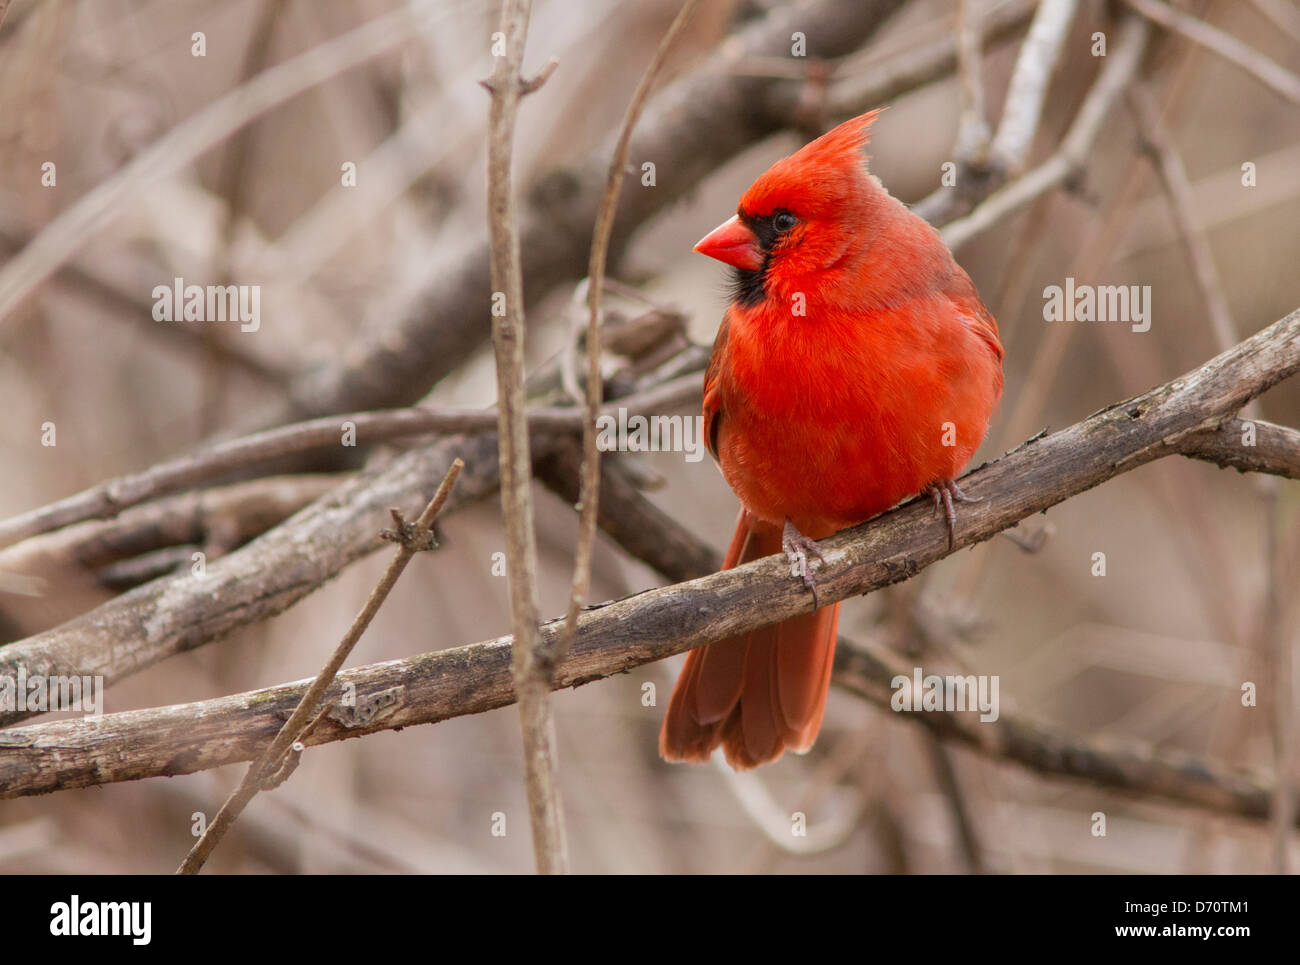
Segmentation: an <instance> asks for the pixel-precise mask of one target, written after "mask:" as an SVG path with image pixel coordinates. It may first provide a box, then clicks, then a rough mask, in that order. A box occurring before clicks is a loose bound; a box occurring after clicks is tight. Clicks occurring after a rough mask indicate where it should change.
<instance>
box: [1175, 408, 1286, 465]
mask: <svg viewBox="0 0 1300 965" xmlns="http://www.w3.org/2000/svg"><path fill="white" fill-rule="evenodd" d="M1178 451H1179V452H1180V453H1182V454H1183V455H1184V456H1188V457H1190V458H1192V459H1203V460H1204V461H1206V462H1212V463H1214V464H1215V465H1218V466H1222V467H1223V468H1225V469H1227V468H1232V469H1236V470H1237V471H1238V472H1263V473H1269V474H1270V475H1273V476H1281V477H1283V478H1285V479H1300V432H1298V431H1296V430H1295V429H1288V428H1285V427H1284V426H1275V425H1273V423H1271V422H1262V421H1259V420H1253V421H1252V420H1243V419H1233V420H1231V421H1230V422H1226V423H1224V424H1223V426H1221V427H1220V428H1218V429H1215V430H1213V431H1207V432H1201V433H1197V434H1196V435H1191V436H1188V437H1187V438H1186V439H1184V440H1182V441H1181V442H1180V443H1179V445H1178Z"/></svg>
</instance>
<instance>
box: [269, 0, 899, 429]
mask: <svg viewBox="0 0 1300 965" xmlns="http://www.w3.org/2000/svg"><path fill="white" fill-rule="evenodd" d="M903 4H904V0H855V2H853V3H844V2H842V0H812V2H806V3H802V4H781V5H779V6H777V7H774V8H773V9H772V11H771V12H770V13H769V14H768V15H767V16H766V17H764V18H763V19H762V20H761V21H758V22H756V23H754V24H752V25H751V26H749V27H747V28H745V29H744V30H742V31H741V32H740V33H739V34H738V35H737V36H735V37H732V38H729V39H728V41H727V42H726V43H724V44H722V45H721V46H720V47H719V48H718V51H717V53H716V54H714V55H713V57H711V58H710V59H708V60H707V61H705V62H704V64H703V65H702V66H701V67H700V68H699V69H698V70H696V71H694V72H692V73H691V74H690V75H688V76H686V77H684V78H682V79H681V80H679V81H677V82H675V83H673V84H672V85H670V86H668V87H666V88H665V89H664V90H662V91H661V92H660V93H658V94H657V95H656V96H655V97H654V98H653V100H652V102H651V103H650V106H649V107H648V109H647V116H646V121H645V123H643V124H641V125H639V126H638V128H637V132H636V134H635V135H634V137H633V139H632V142H631V145H630V147H629V151H628V156H629V157H632V158H644V159H647V160H651V159H652V160H653V161H654V162H655V164H656V165H657V166H658V168H659V170H660V171H672V172H673V176H672V177H671V178H661V179H660V181H659V184H658V186H657V187H656V188H655V190H653V191H643V190H636V191H628V190H626V189H625V190H624V192H623V197H622V198H621V200H620V203H619V210H618V216H617V218H616V219H615V221H614V227H613V232H612V235H611V239H610V257H611V260H612V261H615V262H616V261H617V259H618V257H619V255H620V253H621V252H622V250H623V248H624V246H625V245H626V244H627V242H628V241H629V239H630V238H631V236H632V235H633V233H634V232H635V230H636V229H637V228H638V227H639V226H640V225H641V224H643V223H644V222H645V221H647V220H648V219H649V218H650V217H651V216H653V215H654V214H656V213H658V212H660V211H663V210H665V209H667V208H668V207H669V206H671V205H672V204H673V203H675V202H676V201H678V200H680V199H681V198H683V197H685V196H686V195H687V194H688V193H689V192H691V191H693V190H694V189H695V186H696V185H697V184H698V183H699V182H700V181H701V180H703V179H704V178H705V177H707V176H708V175H709V174H710V173H711V172H713V171H714V170H715V169H716V168H718V167H719V166H720V165H721V164H722V163H724V162H725V161H726V160H727V159H729V158H732V157H734V156H736V155H738V154H740V153H741V152H742V151H744V150H745V149H746V148H748V147H750V146H751V145H753V144H755V143H757V142H759V141H761V140H762V139H763V138H765V137H768V136H770V135H771V134H774V133H776V132H777V131H778V130H780V129H781V128H782V127H783V126H785V125H787V124H788V123H789V122H790V120H791V118H793V117H794V116H795V109H796V106H797V92H798V90H800V89H801V87H802V85H801V84H800V83H796V82H792V81H790V80H780V79H772V78H766V77H752V76H745V75H743V74H739V73H736V68H737V66H738V65H740V64H742V63H743V62H744V61H745V60H746V59H747V58H749V57H752V56H755V55H780V56H783V57H788V56H789V52H790V37H791V33H792V32H793V31H796V30H798V31H800V32H802V33H804V34H805V36H806V37H807V45H808V52H809V56H810V57H811V56H817V57H821V58H831V57H837V56H841V55H843V54H847V53H849V52H850V51H852V50H855V49H857V47H858V46H859V45H860V44H861V43H862V41H863V40H864V39H865V38H866V37H868V36H870V35H871V33H872V32H873V31H874V30H875V29H876V28H877V27H878V26H879V25H880V24H881V23H882V22H884V20H885V19H886V18H887V17H888V16H889V15H890V14H892V13H894V12H895V11H897V10H898V9H900V8H901V7H902V6H903ZM613 141H614V138H612V137H611V139H610V141H609V142H608V143H606V144H602V145H601V146H600V147H599V148H597V149H596V150H594V151H593V152H592V153H591V154H590V155H589V157H588V158H587V159H585V160H584V161H582V162H581V163H579V164H577V165H574V166H572V167H566V168H563V169H561V170H556V171H553V172H551V173H549V174H548V175H547V176H545V177H544V178H542V179H541V180H540V181H539V182H538V183H537V184H536V185H534V186H533V187H532V188H531V189H530V190H529V192H528V199H527V203H526V206H525V207H524V208H523V210H522V211H521V218H520V232H521V239H522V245H521V253H522V257H523V264H522V268H523V273H524V277H526V278H527V279H528V295H529V298H530V299H541V298H542V297H544V296H545V295H546V294H547V293H548V292H550V291H552V290H553V289H554V288H556V287H557V286H559V285H562V284H568V283H572V282H574V281H576V280H577V279H579V278H581V277H582V276H583V275H584V274H585V273H586V272H587V270H588V267H589V265H588V261H589V257H588V256H589V253H590V252H589V245H590V242H591V226H592V225H593V224H594V223H595V220H596V212H597V210H598V208H599V206H600V200H601V197H602V195H603V193H604V188H605V182H606V173H607V169H608V166H609V158H610V157H611V156H612V154H613ZM489 248H490V246H489V242H488V238H487V236H486V233H484V234H483V235H482V236H471V237H467V238H464V239H461V241H460V249H461V252H462V253H461V255H460V256H459V260H458V261H456V262H455V263H454V264H453V265H451V266H450V267H449V269H448V270H447V271H446V272H443V273H440V274H439V276H438V278H437V280H436V283H435V284H434V285H433V287H431V288H429V289H428V290H426V291H424V292H422V293H421V294H420V296H419V297H418V298H417V299H415V300H414V301H413V302H412V303H411V304H410V305H409V306H407V307H406V308H405V309H404V310H403V311H401V312H400V313H397V314H396V315H395V316H394V317H393V318H391V319H384V320H382V324H381V325H379V326H376V327H373V328H372V330H371V331H369V332H368V333H367V334H366V335H364V336H362V341H361V342H360V343H359V344H357V345H355V346H352V347H350V348H347V349H345V350H343V351H341V352H339V353H337V356H336V357H337V361H336V362H332V363H331V364H329V365H327V366H324V367H321V368H319V369H314V370H312V371H308V372H304V373H302V374H301V375H300V376H299V378H298V379H297V380H296V381H295V383H294V385H293V386H292V396H293V411H294V412H295V413H296V414H297V415H296V417H298V418H301V417H306V416H317V415H326V414H329V413H332V412H339V411H342V410H346V409H359V408H387V407H390V406H394V405H404V404H410V403H412V402H414V401H416V400H418V399H419V398H421V397H422V396H423V395H424V394H425V393H426V392H427V391H428V389H429V388H430V387H431V386H433V385H434V384H435V383H436V382H437V381H438V380H439V379H441V378H442V377H443V376H445V375H446V374H447V373H448V372H451V371H453V370H454V369H455V368H456V367H457V366H459V365H460V364H461V363H463V362H464V361H465V359H466V358H468V357H469V356H470V355H471V354H472V353H473V352H474V351H476V350H477V349H478V348H479V347H480V346H481V345H482V344H483V342H484V340H485V333H486V331H487V325H486V321H487V319H488V318H489V317H490V315H491V305H490V300H489V296H490V294H491V291H492V289H491V288H490V287H489V283H488V261H489V258H488V253H489ZM281 415H282V416H283V414H281ZM281 421H285V420H284V419H283V418H282V420H281Z"/></svg>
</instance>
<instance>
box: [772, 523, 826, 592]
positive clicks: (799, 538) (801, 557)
mask: <svg viewBox="0 0 1300 965" xmlns="http://www.w3.org/2000/svg"><path fill="white" fill-rule="evenodd" d="M781 549H782V550H784V551H785V556H786V559H788V560H789V561H790V573H791V574H792V575H794V576H798V577H801V578H802V579H803V585H804V586H806V587H808V589H809V590H810V591H811V592H812V598H813V609H814V610H815V609H817V606H818V604H817V584H816V583H814V582H813V578H812V571H811V570H810V569H809V566H808V557H809V556H815V557H817V559H819V560H822V561H823V562H825V559H826V558H825V557H824V556H822V551H821V549H820V548H819V547H818V546H817V541H816V540H815V539H809V538H808V537H807V536H805V535H804V534H803V533H801V532H799V530H798V528H797V527H796V526H795V525H794V523H792V522H790V520H788V519H787V520H786V521H785V528H784V529H782V530H781Z"/></svg>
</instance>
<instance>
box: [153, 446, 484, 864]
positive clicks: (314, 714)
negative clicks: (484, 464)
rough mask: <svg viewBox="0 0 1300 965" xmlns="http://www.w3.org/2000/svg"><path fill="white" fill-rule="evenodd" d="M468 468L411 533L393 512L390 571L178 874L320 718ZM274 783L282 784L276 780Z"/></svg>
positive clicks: (446, 482) (453, 474) (211, 845)
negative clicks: (363, 638) (394, 525)
mask: <svg viewBox="0 0 1300 965" xmlns="http://www.w3.org/2000/svg"><path fill="white" fill-rule="evenodd" d="M464 468H465V464H464V463H463V462H461V461H460V460H459V459H457V460H455V461H454V462H453V463H452V464H451V467H450V468H449V469H448V470H447V475H445V476H444V477H443V479H442V483H441V484H440V485H439V486H438V491H437V492H436V493H434V494H433V499H431V500H430V501H429V505H427V506H425V507H424V512H422V513H420V516H419V518H418V519H417V520H416V521H415V524H414V525H413V526H410V528H409V532H407V524H405V522H404V521H403V519H402V517H401V514H400V513H398V511H397V510H395V509H394V510H392V514H393V517H394V521H395V522H396V523H397V527H398V531H397V533H396V537H397V540H396V541H397V542H398V543H400V546H399V547H398V550H397V552H396V553H395V554H394V555H393V559H392V561H391V562H390V563H389V564H388V569H386V570H385V571H384V575H383V576H382V577H380V579H379V582H378V583H377V584H375V588H374V589H373V590H372V591H371V592H370V596H369V597H368V598H367V599H366V602H365V605H364V606H362V608H361V612H360V613H358V614H357V615H356V617H354V618H353V620H352V624H351V625H350V626H349V627H348V629H347V632H346V633H344V634H343V639H342V640H340V641H339V644H338V646H337V647H335V648H334V653H333V654H331V655H330V658H329V661H328V662H327V663H326V664H325V666H324V667H322V668H321V671H320V673H319V674H317V675H316V679H315V680H313V681H312V684H311V686H310V687H308V688H307V691H306V693H304V694H303V695H302V700H300V701H299V702H298V706H297V707H295V708H294V711H293V713H292V714H290V715H289V719H288V720H287V721H285V724H284V726H283V727H281V728H280V732H279V733H278V734H276V735H275V739H274V740H273V741H271V743H270V744H269V745H268V746H267V748H266V750H265V751H263V752H262V755H261V756H260V757H259V758H258V759H257V760H256V761H254V762H253V764H252V765H251V766H250V767H249V768H248V770H247V771H246V772H245V773H244V779H243V780H242V781H240V782H239V786H238V787H237V788H235V790H234V791H232V792H231V793H230V796H229V797H227V798H226V801H225V803H224V804H222V805H221V810H220V811H218V812H217V816H216V817H215V818H213V820H212V823H211V824H209V825H208V826H207V828H205V829H204V831H203V834H202V836H201V837H200V838H199V840H198V841H196V842H195V843H194V847H193V848H191V849H190V853H189V854H188V855H186V856H185V860H184V861H183V862H181V866H180V868H178V869H177V873H178V874H186V875H194V874H198V873H199V870H200V869H201V868H202V867H203V863H204V862H205V861H207V860H208V856H209V855H211V854H212V851H213V849H215V848H216V846H217V845H218V844H220V843H221V839H222V838H223V837H225V834H226V832H227V831H228V830H230V828H231V826H232V825H233V824H234V823H235V821H236V819H238V817H239V815H240V814H241V813H243V810H244V808H246V807H248V805H249V803H250V802H251V801H252V800H253V798H254V797H255V796H256V795H257V792H258V791H260V790H261V789H262V788H263V787H264V786H266V785H267V780H268V778H270V777H271V776H272V775H273V774H275V773H276V772H278V771H280V770H281V768H282V767H283V765H284V762H285V761H286V759H287V758H288V757H289V754H290V752H291V750H292V749H293V745H294V744H295V743H296V742H297V741H300V740H301V739H302V738H303V737H304V736H305V735H306V734H307V732H308V731H309V730H310V729H311V727H310V725H311V724H314V723H315V722H316V721H318V720H319V719H320V717H319V714H318V709H321V699H322V698H323V697H324V696H325V691H326V690H327V689H329V686H330V684H332V683H333V682H334V678H335V677H336V676H337V675H338V672H339V670H340V669H341V668H342V667H343V662H344V661H345V660H347V659H348V656H349V655H350V654H351V653H352V650H353V648H354V647H355V646H356V645H357V641H359V640H360V639H361V635H362V634H363V633H365V632H366V628H367V627H369V626H370V622H371V621H372V620H374V618H375V614H376V613H378V612H379V608H380V607H381V606H383V605H384V601H385V600H387V599H388V594H389V593H391V592H392V589H393V587H394V586H395V585H396V584H397V580H398V578H399V577H400V576H401V575H402V571H403V570H405V569H406V564H408V563H410V562H411V559H412V558H413V557H414V556H415V554H416V553H418V552H420V551H421V550H426V549H432V548H433V545H434V544H433V542H432V538H433V523H434V520H436V519H437V518H438V513H440V512H441V511H442V507H443V506H444V505H446V503H447V497H448V496H450V495H451V490H452V487H453V486H455V485H456V479H457V477H458V476H459V475H460V473H461V470H462V469H464ZM276 783H279V782H278V781H277V782H276Z"/></svg>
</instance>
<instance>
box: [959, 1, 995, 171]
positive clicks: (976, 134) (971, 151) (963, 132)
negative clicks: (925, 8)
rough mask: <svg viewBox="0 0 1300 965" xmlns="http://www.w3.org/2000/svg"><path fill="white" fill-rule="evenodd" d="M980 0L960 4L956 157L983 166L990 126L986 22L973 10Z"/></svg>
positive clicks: (960, 2)
mask: <svg viewBox="0 0 1300 965" xmlns="http://www.w3.org/2000/svg"><path fill="white" fill-rule="evenodd" d="M976 2H977V0H958V3H957V79H958V81H959V90H960V92H961V119H960V120H959V121H958V124H957V156H958V157H959V158H963V159H969V160H970V161H972V162H974V163H982V162H983V161H984V160H985V157H986V155H987V152H988V146H989V124H988V120H987V118H986V115H985V112H984V21H983V18H982V17H981V16H980V12H977V11H976V10H973V9H972V7H973V6H974V5H975V3H976Z"/></svg>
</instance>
